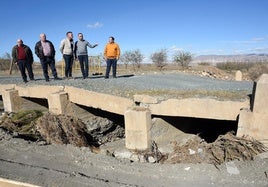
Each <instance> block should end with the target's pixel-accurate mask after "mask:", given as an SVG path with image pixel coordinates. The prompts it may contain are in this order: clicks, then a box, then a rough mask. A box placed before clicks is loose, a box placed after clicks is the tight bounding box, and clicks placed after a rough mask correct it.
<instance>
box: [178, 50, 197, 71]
mask: <svg viewBox="0 0 268 187" xmlns="http://www.w3.org/2000/svg"><path fill="white" fill-rule="evenodd" d="M192 59H193V54H192V53H190V52H185V51H178V52H177V53H176V54H175V55H174V56H173V60H174V61H175V62H176V63H178V64H180V65H181V66H182V67H184V68H188V67H189V64H190V62H191V61H192Z"/></svg>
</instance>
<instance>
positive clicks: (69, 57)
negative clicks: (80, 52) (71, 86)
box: [60, 31, 74, 79]
mask: <svg viewBox="0 0 268 187" xmlns="http://www.w3.org/2000/svg"><path fill="white" fill-rule="evenodd" d="M73 49H74V41H73V33H72V32H71V31H68V32H67V33H66V38H65V39H63V40H62V41H61V43H60V52H61V53H62V54H63V59H64V62H65V79H73V76H72V67H73V62H74V55H73V54H74V53H73Z"/></svg>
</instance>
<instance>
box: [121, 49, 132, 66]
mask: <svg viewBox="0 0 268 187" xmlns="http://www.w3.org/2000/svg"><path fill="white" fill-rule="evenodd" d="M120 61H121V62H123V63H124V65H125V69H127V66H128V64H129V63H130V62H131V61H132V57H131V51H126V52H124V53H123V55H122V56H121V57H120Z"/></svg>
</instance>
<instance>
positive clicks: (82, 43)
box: [74, 33, 98, 79]
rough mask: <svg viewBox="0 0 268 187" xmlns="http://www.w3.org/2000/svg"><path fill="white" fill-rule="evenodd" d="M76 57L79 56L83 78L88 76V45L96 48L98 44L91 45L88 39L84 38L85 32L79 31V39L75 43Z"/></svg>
mask: <svg viewBox="0 0 268 187" xmlns="http://www.w3.org/2000/svg"><path fill="white" fill-rule="evenodd" d="M74 46H75V47H74V55H75V59H77V58H78V60H79V63H80V68H81V72H82V76H83V79H85V78H87V77H88V52H87V47H90V48H94V47H96V46H98V44H95V45H91V44H90V43H89V42H88V41H86V40H84V38H83V34H82V33H78V41H76V42H75V45H74Z"/></svg>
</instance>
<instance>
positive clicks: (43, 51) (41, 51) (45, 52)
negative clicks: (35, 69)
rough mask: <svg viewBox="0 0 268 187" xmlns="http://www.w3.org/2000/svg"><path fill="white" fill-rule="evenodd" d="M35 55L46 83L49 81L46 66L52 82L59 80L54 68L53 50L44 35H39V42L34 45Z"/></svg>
mask: <svg viewBox="0 0 268 187" xmlns="http://www.w3.org/2000/svg"><path fill="white" fill-rule="evenodd" d="M35 54H36V55H37V56H38V58H39V59H40V62H41V65H42V68H43V74H44V77H45V79H46V81H47V82H48V81H49V75H48V66H49V67H50V68H51V71H52V74H53V76H54V80H59V78H58V74H57V70H56V67H55V54H56V52H55V48H54V46H53V44H52V42H50V41H49V40H47V39H46V35H45V34H44V33H41V34H40V41H39V42H37V43H36V44H35Z"/></svg>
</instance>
